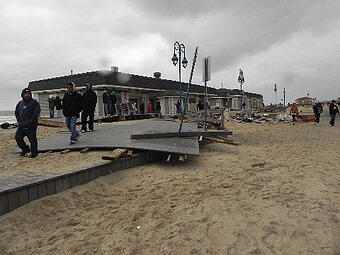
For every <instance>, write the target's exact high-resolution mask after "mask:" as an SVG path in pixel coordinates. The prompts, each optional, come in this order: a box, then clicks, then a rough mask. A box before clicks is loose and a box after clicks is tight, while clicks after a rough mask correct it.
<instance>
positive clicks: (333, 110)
mask: <svg viewBox="0 0 340 255" xmlns="http://www.w3.org/2000/svg"><path fill="white" fill-rule="evenodd" d="M337 113H339V108H338V106H337V105H336V104H335V100H332V103H331V104H330V105H329V115H331V121H330V122H329V126H330V127H333V126H334V124H335V117H336V114H337Z"/></svg>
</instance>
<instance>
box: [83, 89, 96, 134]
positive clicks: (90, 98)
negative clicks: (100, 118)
mask: <svg viewBox="0 0 340 255" xmlns="http://www.w3.org/2000/svg"><path fill="white" fill-rule="evenodd" d="M85 89H86V90H85V92H84V94H83V96H82V106H83V112H82V114H81V124H82V128H81V132H86V130H87V129H86V126H87V125H86V123H87V118H89V131H91V132H92V131H93V120H94V111H95V109H96V105H97V94H96V93H95V92H94V91H93V90H92V85H91V84H87V85H86V88H85Z"/></svg>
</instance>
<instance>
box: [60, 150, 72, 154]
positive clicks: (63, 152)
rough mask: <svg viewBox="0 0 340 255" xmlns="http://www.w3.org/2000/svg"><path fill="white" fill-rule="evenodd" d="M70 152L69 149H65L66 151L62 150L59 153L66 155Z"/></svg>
mask: <svg viewBox="0 0 340 255" xmlns="http://www.w3.org/2000/svg"><path fill="white" fill-rule="evenodd" d="M70 151H71V150H70V149H66V150H63V151H61V152H60V154H66V153H69V152H70Z"/></svg>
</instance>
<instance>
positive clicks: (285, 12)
mask: <svg viewBox="0 0 340 255" xmlns="http://www.w3.org/2000/svg"><path fill="white" fill-rule="evenodd" d="M339 13H340V1H338V0H323V1H320V0H284V1H283V0H262V1H256V0H242V1H239V0H228V1H227V0H220V1H213V0H212V1H206V0H185V1H184V0H182V1H180V0H172V1H169V0H125V1H122V0H101V1H94V0H48V1H46V0H45V1H44V0H0V35H1V36H0V67H1V68H0V89H1V93H0V110H10V109H13V108H14V106H15V104H16V103H17V102H18V100H19V99H20V91H21V90H22V89H23V88H24V87H27V85H28V82H29V81H32V80H39V79H44V78H50V77H56V76H63V75H68V74H70V70H71V69H72V70H73V71H74V73H82V72H88V71H96V70H109V69H110V67H111V66H117V67H118V68H119V71H121V72H125V73H133V74H139V75H145V76H153V73H154V72H156V71H159V72H161V73H162V78H166V79H174V80H177V79H178V68H177V67H174V66H173V64H172V62H171V57H172V54H173V45H174V42H176V41H179V42H180V43H183V44H184V45H185V47H186V56H187V59H188V61H189V64H188V67H187V68H186V69H183V81H186V82H187V81H188V80H189V75H190V69H191V65H192V59H193V55H194V50H195V47H196V46H198V48H199V49H198V59H197V64H196V68H195V73H194V79H193V81H194V82H195V83H197V84H202V71H201V70H202V60H203V58H204V57H207V56H210V57H211V80H210V81H209V82H208V86H212V87H216V88H221V87H222V86H223V87H224V88H239V84H238V82H237V77H238V70H239V69H240V68H241V69H242V70H243V71H244V76H245V83H244V89H245V90H246V91H250V92H256V93H261V94H262V95H263V96H264V99H265V103H266V104H269V103H274V84H277V87H278V92H277V94H278V95H277V98H278V101H279V102H280V100H281V99H282V98H283V93H282V92H283V88H285V89H286V91H287V94H286V95H287V102H290V101H293V100H294V99H295V98H298V97H302V96H306V95H307V94H309V95H310V96H311V97H315V98H317V99H318V100H329V99H332V98H338V97H340V86H339V78H340V72H339V67H340V58H339V56H340V54H339V49H340V15H339Z"/></svg>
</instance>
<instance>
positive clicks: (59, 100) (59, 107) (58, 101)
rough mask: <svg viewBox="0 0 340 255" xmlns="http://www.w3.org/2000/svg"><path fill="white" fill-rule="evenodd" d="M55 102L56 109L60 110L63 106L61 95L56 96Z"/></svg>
mask: <svg viewBox="0 0 340 255" xmlns="http://www.w3.org/2000/svg"><path fill="white" fill-rule="evenodd" d="M54 104H55V109H56V110H58V111H59V110H61V109H62V108H63V107H62V105H61V99H60V97H59V96H56V97H55V100H54Z"/></svg>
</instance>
